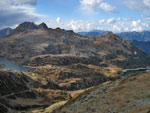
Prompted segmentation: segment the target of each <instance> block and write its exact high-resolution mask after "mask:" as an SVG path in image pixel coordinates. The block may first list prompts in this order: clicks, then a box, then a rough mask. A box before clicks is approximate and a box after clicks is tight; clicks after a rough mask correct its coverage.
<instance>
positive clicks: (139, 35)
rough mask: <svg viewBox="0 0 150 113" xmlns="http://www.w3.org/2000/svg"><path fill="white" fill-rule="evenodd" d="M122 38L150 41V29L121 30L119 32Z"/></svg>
mask: <svg viewBox="0 0 150 113" xmlns="http://www.w3.org/2000/svg"><path fill="white" fill-rule="evenodd" d="M117 35H119V36H120V37H121V38H123V39H125V40H138V41H150V31H142V32H136V31H133V32H121V33H118V34H117Z"/></svg>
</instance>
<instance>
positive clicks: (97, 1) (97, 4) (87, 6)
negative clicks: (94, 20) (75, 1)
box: [80, 0, 116, 13]
mask: <svg viewBox="0 0 150 113" xmlns="http://www.w3.org/2000/svg"><path fill="white" fill-rule="evenodd" d="M80 8H81V9H82V10H86V11H88V13H94V12H96V11H97V10H98V9H102V10H104V11H111V12H112V11H115V9H116V8H115V7H114V6H112V5H110V4H108V3H106V2H103V1H102V0H80Z"/></svg>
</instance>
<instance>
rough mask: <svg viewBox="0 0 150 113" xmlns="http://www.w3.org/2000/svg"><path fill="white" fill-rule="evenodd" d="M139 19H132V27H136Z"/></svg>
mask: <svg viewBox="0 0 150 113" xmlns="http://www.w3.org/2000/svg"><path fill="white" fill-rule="evenodd" d="M140 22H141V21H140V20H134V21H132V25H133V26H134V27H136V26H138V25H139V24H140Z"/></svg>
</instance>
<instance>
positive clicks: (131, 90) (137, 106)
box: [55, 72, 150, 113]
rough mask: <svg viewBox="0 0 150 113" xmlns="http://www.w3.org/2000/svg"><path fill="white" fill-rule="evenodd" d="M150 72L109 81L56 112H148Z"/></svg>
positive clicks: (149, 107) (149, 105) (149, 108)
mask: <svg viewBox="0 0 150 113" xmlns="http://www.w3.org/2000/svg"><path fill="white" fill-rule="evenodd" d="M149 80H150V72H143V73H137V74H134V75H131V76H128V77H126V78H124V79H122V80H119V81H115V82H108V83H106V84H102V85H99V86H97V87H96V88H95V89H93V90H91V91H88V92H86V93H85V94H83V95H82V96H80V97H78V98H77V99H76V100H74V101H70V102H69V103H68V104H66V105H65V106H64V107H62V108H61V109H59V110H57V111H55V113H99V112H102V113H109V112H111V113H112V112H113V113H126V112H131V113H143V112H145V113H148V112H149V111H150V98H149V95H150V82H149Z"/></svg>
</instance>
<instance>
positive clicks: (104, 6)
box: [99, 2, 116, 12]
mask: <svg viewBox="0 0 150 113" xmlns="http://www.w3.org/2000/svg"><path fill="white" fill-rule="evenodd" d="M99 7H100V8H101V9H103V10H104V11H112V12H113V11H115V10H116V8H115V7H114V6H111V5H110V4H108V3H106V2H103V3H101V4H100V6H99Z"/></svg>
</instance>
